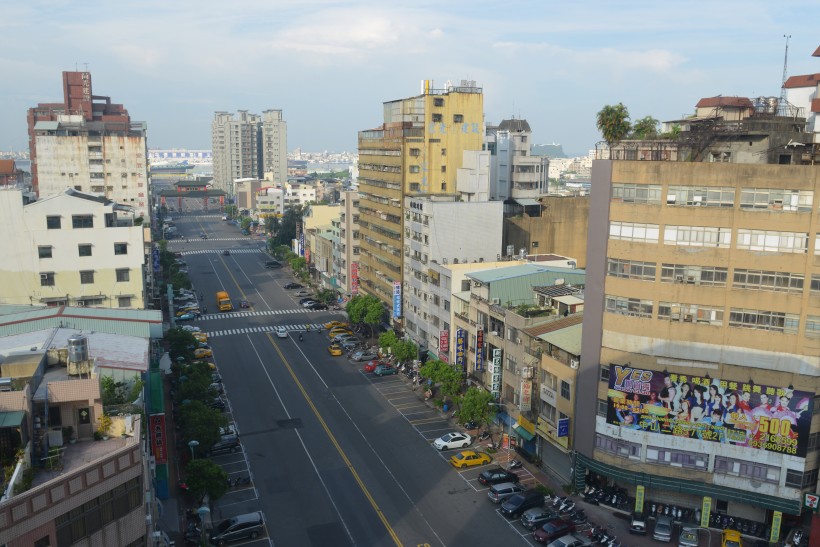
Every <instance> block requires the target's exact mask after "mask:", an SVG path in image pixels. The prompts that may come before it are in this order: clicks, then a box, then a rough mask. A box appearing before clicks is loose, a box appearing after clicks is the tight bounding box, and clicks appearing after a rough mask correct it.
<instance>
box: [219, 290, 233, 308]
mask: <svg viewBox="0 0 820 547" xmlns="http://www.w3.org/2000/svg"><path fill="white" fill-rule="evenodd" d="M216 307H217V309H218V310H219V311H231V310H232V309H233V303H232V302H231V297H230V296H228V293H227V291H219V292H217V293H216Z"/></svg>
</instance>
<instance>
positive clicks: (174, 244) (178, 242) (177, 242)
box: [168, 236, 254, 249]
mask: <svg viewBox="0 0 820 547" xmlns="http://www.w3.org/2000/svg"><path fill="white" fill-rule="evenodd" d="M198 241H199V242H202V243H209V242H211V241H254V240H253V239H251V238H249V237H248V236H242V237H209V238H208V239H202V238H200V237H189V238H187V239H185V238H181V239H172V240H171V241H169V242H168V248H169V249H170V248H172V247H177V246H179V245H184V244H186V243H196V242H198Z"/></svg>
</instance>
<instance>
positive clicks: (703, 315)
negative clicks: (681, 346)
mask: <svg viewBox="0 0 820 547" xmlns="http://www.w3.org/2000/svg"><path fill="white" fill-rule="evenodd" d="M658 319H667V320H669V321H683V322H684V323H705V324H708V325H714V326H721V325H723V308H717V307H714V306H705V305H702V304H682V303H680V302H658Z"/></svg>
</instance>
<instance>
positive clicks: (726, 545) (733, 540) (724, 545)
mask: <svg viewBox="0 0 820 547" xmlns="http://www.w3.org/2000/svg"><path fill="white" fill-rule="evenodd" d="M742 546H743V540H742V539H741V538H740V532H738V531H737V530H724V531H723V533H722V534H721V535H720V547H742Z"/></svg>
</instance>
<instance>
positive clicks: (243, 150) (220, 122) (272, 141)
mask: <svg viewBox="0 0 820 547" xmlns="http://www.w3.org/2000/svg"><path fill="white" fill-rule="evenodd" d="M211 146H212V153H213V169H214V180H213V185H214V187H215V188H217V189H219V190H223V191H225V192H230V191H231V182H232V181H234V180H235V179H243V178H256V179H260V180H261V179H264V178H268V180H272V181H274V182H275V183H277V184H285V182H287V163H288V162H287V146H288V142H287V123H286V122H285V121H284V120H283V119H282V111H281V110H265V111H264V112H262V115H261V116H260V115H258V114H249V113H248V111H247V110H240V111H239V112H238V115H237V116H236V117H234V116H233V114H229V113H228V112H216V113H215V114H214V120H213V122H211ZM266 173H270V176H269V177H266Z"/></svg>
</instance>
